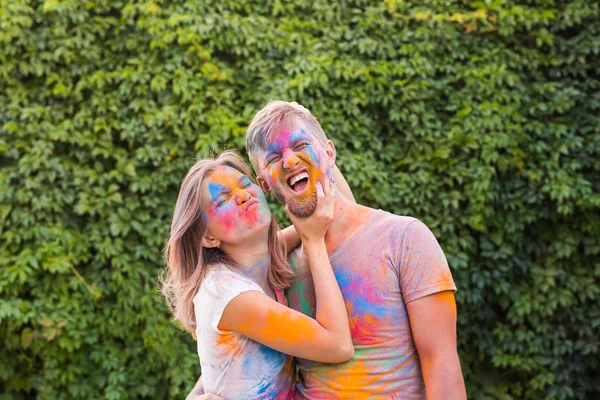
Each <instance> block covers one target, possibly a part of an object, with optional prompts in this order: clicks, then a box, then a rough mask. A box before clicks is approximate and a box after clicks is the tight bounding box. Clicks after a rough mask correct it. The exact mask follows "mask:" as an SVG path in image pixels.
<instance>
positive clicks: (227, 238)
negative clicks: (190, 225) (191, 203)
mask: <svg viewBox="0 0 600 400" xmlns="http://www.w3.org/2000/svg"><path fill="white" fill-rule="evenodd" d="M202 211H203V212H204V216H205V218H206V221H207V224H208V227H207V233H208V234H209V235H210V236H212V237H214V238H216V239H218V240H220V241H221V243H228V244H237V243H241V242H243V241H244V240H248V239H254V238H255V237H256V235H261V234H264V235H265V237H266V235H267V233H268V228H269V224H270V222H271V210H270V209H269V205H268V204H267V199H266V198H265V195H264V193H263V191H262V190H261V189H260V187H259V186H258V185H256V184H254V183H253V182H252V181H251V180H250V178H248V177H247V176H246V175H244V174H242V173H241V172H240V171H238V170H236V169H235V168H232V167H229V166H219V167H217V169H215V171H214V172H213V173H212V174H210V175H209V176H208V177H207V178H206V179H204V182H203V188H202Z"/></svg>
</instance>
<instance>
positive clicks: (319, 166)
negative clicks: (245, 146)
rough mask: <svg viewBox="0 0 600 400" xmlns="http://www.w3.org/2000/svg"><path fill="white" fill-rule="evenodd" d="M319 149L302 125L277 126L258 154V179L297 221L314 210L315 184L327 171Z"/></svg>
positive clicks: (321, 179) (324, 159) (318, 143)
mask: <svg viewBox="0 0 600 400" xmlns="http://www.w3.org/2000/svg"><path fill="white" fill-rule="evenodd" d="M327 161H328V156H327V153H326V151H325V149H324V147H323V145H322V144H321V143H320V142H319V141H318V140H317V139H316V138H315V137H314V136H313V135H311V134H310V132H309V130H308V128H307V127H306V126H305V125H304V124H303V123H295V124H289V125H288V126H286V125H281V126H279V127H278V128H277V130H276V132H275V134H274V135H273V138H272V140H271V141H270V143H269V144H268V145H267V147H266V148H264V149H260V150H259V151H258V162H259V167H260V168H261V175H262V177H263V178H264V180H265V181H266V182H267V184H268V185H269V187H270V188H271V189H272V193H273V195H274V196H275V197H276V198H277V200H279V201H280V202H282V203H284V204H287V205H288V207H289V209H290V211H291V212H292V213H293V214H294V215H297V216H299V217H307V216H310V215H312V213H313V212H314V211H315V209H316V207H317V190H316V188H317V186H316V185H317V182H318V181H323V180H324V179H327V178H328V177H329V176H330V174H331V168H330V165H329V163H328V162H327Z"/></svg>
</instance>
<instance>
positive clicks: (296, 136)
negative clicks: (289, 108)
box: [257, 124, 315, 153]
mask: <svg viewBox="0 0 600 400" xmlns="http://www.w3.org/2000/svg"><path fill="white" fill-rule="evenodd" d="M262 139H263V140H261V141H257V144H258V146H259V149H260V150H262V151H263V152H267V153H269V152H272V151H277V150H279V149H281V148H283V147H286V146H288V145H290V144H292V143H295V142H297V141H299V140H308V141H311V142H312V141H314V140H315V137H314V136H313V135H312V134H311V133H310V131H309V129H308V128H307V127H306V126H305V125H304V124H296V125H294V126H290V127H282V128H280V129H276V130H274V131H273V133H272V134H271V135H269V136H263V138H262Z"/></svg>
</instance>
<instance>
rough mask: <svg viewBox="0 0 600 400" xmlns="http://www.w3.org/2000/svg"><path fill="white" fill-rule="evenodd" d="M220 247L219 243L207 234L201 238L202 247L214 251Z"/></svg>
mask: <svg viewBox="0 0 600 400" xmlns="http://www.w3.org/2000/svg"><path fill="white" fill-rule="evenodd" d="M220 245H221V241H220V240H219V239H216V238H214V237H212V236H210V235H209V234H208V233H207V234H206V235H204V236H203V237H202V247H206V248H208V249H214V248H215V247H219V246H220Z"/></svg>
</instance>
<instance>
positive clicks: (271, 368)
mask: <svg viewBox="0 0 600 400" xmlns="http://www.w3.org/2000/svg"><path fill="white" fill-rule="evenodd" d="M208 268H209V270H208V271H207V274H206V277H205V278H204V281H203V282H202V285H201V286H200V289H199V290H198V293H197V294H196V296H194V309H195V313H196V337H197V340H198V356H199V358H200V366H201V368H202V381H203V383H204V390H205V392H206V393H215V394H218V395H219V396H222V397H224V398H226V399H228V400H236V399H288V398H293V392H294V380H293V377H294V367H293V365H292V357H291V356H288V355H287V354H283V353H281V352H279V351H276V350H273V349H271V348H270V347H267V346H265V345H263V344H260V343H258V342H256V341H254V340H252V339H250V338H248V337H246V336H244V335H242V334H239V333H236V332H230V331H222V330H220V329H219V328H218V327H217V326H218V325H219V322H220V321H221V316H222V315H223V311H224V310H225V307H226V306H227V304H228V303H229V302H230V301H231V300H232V299H234V298H235V297H237V296H239V295H240V294H242V293H244V292H247V291H250V290H256V291H258V292H261V293H263V294H264V291H263V290H262V288H261V287H260V286H259V285H257V284H256V283H254V282H253V281H251V280H249V279H248V278H246V277H244V276H243V275H241V274H239V273H236V272H234V271H232V270H231V269H229V268H227V267H226V266H224V265H216V266H210V267H208ZM278 297H280V298H283V296H278Z"/></svg>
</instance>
